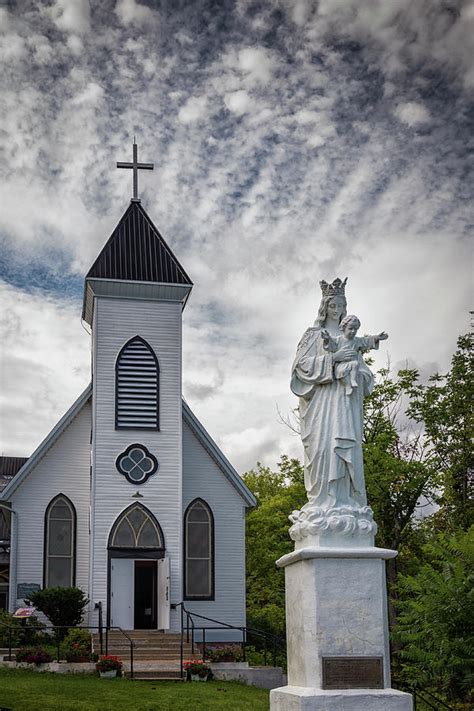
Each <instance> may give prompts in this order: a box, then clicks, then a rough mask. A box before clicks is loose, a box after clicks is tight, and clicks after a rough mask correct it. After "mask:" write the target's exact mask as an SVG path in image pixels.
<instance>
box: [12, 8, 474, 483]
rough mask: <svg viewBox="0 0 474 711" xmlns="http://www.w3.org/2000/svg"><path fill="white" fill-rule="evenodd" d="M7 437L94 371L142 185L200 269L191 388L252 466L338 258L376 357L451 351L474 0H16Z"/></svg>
mask: <svg viewBox="0 0 474 711" xmlns="http://www.w3.org/2000/svg"><path fill="white" fill-rule="evenodd" d="M0 32H1V34H0V64H1V72H0V83H1V85H2V89H1V96H2V101H1V104H0V115H1V120H0V132H1V134H0V136H1V140H0V180H1V187H0V196H1V198H0V201H1V207H0V250H1V251H0V299H1V312H0V320H1V329H2V331H1V333H2V336H1V349H0V350H1V377H2V382H1V388H0V390H1V392H0V400H1V407H2V421H1V427H2V433H1V434H2V440H1V444H0V449H1V452H2V453H3V454H6V455H17V456H21V455H25V456H26V455H29V454H30V453H31V452H32V451H33V449H34V448H35V447H36V446H37V444H38V443H39V442H40V441H41V439H42V438H43V437H44V436H45V435H46V434H47V432H48V431H49V430H50V428H51V427H52V426H53V425H54V424H55V423H56V421H57V420H58V418H59V417H60V416H61V415H62V414H63V413H64V411H65V410H66V409H67V408H68V407H69V406H70V405H71V403H72V402H73V401H74V400H75V398H76V397H77V396H78V395H79V393H80V392H81V391H82V389H83V388H84V387H85V386H86V385H87V383H88V381H89V378H90V338H89V335H88V334H87V332H86V331H85V329H84V328H83V327H82V325H81V321H80V312H81V298H82V288H83V278H84V274H85V273H86V271H87V270H88V268H89V266H90V265H91V263H92V262H93V260H94V259H95V257H96V255H97V253H98V252H99V250H100V249H101V247H102V245H103V243H104V242H105V241H106V239H107V238H108V236H109V235H110V233H111V231H112V230H113V228H114V226H115V224H116V223H117V222H118V220H119V219H120V217H121V215H122V213H123V212H124V211H125V209H126V208H127V206H128V202H129V199H130V197H131V174H130V173H131V172H130V171H123V170H116V169H115V163H116V161H117V160H119V161H124V160H125V161H126V160H130V159H131V144H132V142H133V136H134V134H135V135H136V136H137V142H138V144H139V151H140V154H139V157H140V159H141V160H143V161H149V162H154V164H155V170H154V171H153V172H148V171H147V172H142V174H141V176H140V195H141V197H142V202H143V205H144V207H145V209H146V210H147V212H148V213H149V215H150V217H151V218H152V219H153V220H154V222H155V224H156V225H157V226H158V228H159V229H160V231H161V233H162V235H163V236H164V238H165V239H166V241H167V242H168V244H169V245H170V246H171V248H172V249H173V251H174V252H175V253H176V255H177V256H178V258H179V260H180V262H181V263H182V265H183V266H184V268H185V269H186V271H187V272H188V274H189V275H190V277H191V278H192V280H193V281H194V284H195V287H194V289H193V293H192V296H191V299H190V301H189V303H188V306H187V307H186V310H185V312H184V383H183V387H184V394H185V396H186V398H187V400H188V402H189V404H190V406H191V407H192V408H193V409H194V411H195V412H196V414H197V415H198V417H199V418H200V419H201V420H202V422H203V423H204V424H205V425H206V426H207V428H208V429H209V431H210V433H211V434H212V436H213V437H214V438H215V439H216V440H217V442H218V443H219V444H220V445H221V446H222V448H223V449H224V452H225V453H226V454H227V455H228V456H229V458H230V459H231V461H232V462H233V463H234V465H235V466H236V467H237V468H238V469H239V471H245V469H247V468H250V467H251V466H253V465H254V464H255V463H256V461H257V460H261V461H263V462H264V463H268V464H271V465H272V464H274V462H275V461H276V460H277V458H278V456H279V454H280V453H281V452H288V453H289V454H291V455H299V454H300V443H299V441H298V438H297V437H295V436H294V435H292V434H291V432H290V431H289V430H288V429H287V428H286V427H285V426H284V425H282V424H281V422H280V421H279V418H278V410H280V411H281V412H282V413H284V414H286V413H288V412H289V411H290V409H291V408H292V407H294V406H295V405H296V399H295V398H294V397H293V396H292V395H291V393H290V392H289V387H288V380H289V369H290V366H291V361H292V358H293V355H294V351H295V348H296V344H297V342H298V340H299V338H300V336H301V334H302V333H303V331H304V330H305V328H306V327H307V326H309V325H312V323H313V321H314V317H315V313H316V309H317V305H318V303H319V294H320V292H319V285H318V282H319V280H320V279H326V280H332V279H333V278H334V277H336V276H340V277H344V276H348V277H349V281H348V286H347V295H348V301H349V310H350V312H352V313H356V314H357V315H359V317H360V318H361V321H362V329H361V331H362V332H364V331H365V332H368V333H372V332H378V331H380V330H382V329H383V330H387V331H388V332H389V334H390V339H389V340H388V341H387V342H385V343H384V344H382V347H381V351H380V354H378V355H377V365H378V366H381V365H383V364H384V363H385V362H386V359H387V357H389V358H390V361H391V363H392V365H393V366H394V368H396V367H397V366H399V365H403V364H405V363H406V362H408V363H409V364H410V365H416V366H417V367H419V368H420V370H421V372H422V373H423V374H424V375H427V374H429V373H431V372H434V371H437V370H439V371H441V372H443V371H445V370H446V369H447V368H448V367H449V362H450V358H451V355H452V352H453V350H454V348H455V344H456V338H457V336H458V335H459V334H460V333H463V332H465V331H466V330H467V328H468V311H469V307H470V303H469V298H470V294H469V292H470V279H469V267H470V261H471V257H472V254H471V249H470V246H469V237H470V236H471V237H472V216H473V215H472V204H473V203H472V198H473V195H472V193H473V181H472V172H470V171H471V169H472V163H471V162H470V161H471V160H472V154H473V151H472V148H473V145H472V135H473V134H472V128H473V126H472V121H473V105H472V103H470V102H472V96H473V89H474V66H473V59H474V44H473V42H474V39H473V38H474V3H473V2H472V1H471V2H469V1H467V0H466V1H465V2H462V1H461V0H390V2H388V1H386V0H380V2H377V1H376V0H320V1H319V2H317V1H312V0H272V1H270V0H266V1H260V2H254V1H253V0H234V2H230V1H227V0H214V1H212V0H189V1H186V0H182V1H181V2H176V1H175V0H168V1H165V0H163V1H162V2H160V1H159V0H154V1H152V0H141V2H137V0H117V2H115V1H114V0H97V1H96V0H91V1H90V2H89V1H88V0H74V2H73V1H72V0H49V1H48V2H39V1H36V2H33V1H28V0H21V1H20V2H13V0H12V1H11V2H8V1H7V2H4V3H3V4H2V9H0Z"/></svg>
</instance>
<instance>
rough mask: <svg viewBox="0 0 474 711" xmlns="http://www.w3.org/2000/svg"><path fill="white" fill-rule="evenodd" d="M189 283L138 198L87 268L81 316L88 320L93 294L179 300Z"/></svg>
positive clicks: (190, 287) (91, 311) (188, 287)
mask: <svg viewBox="0 0 474 711" xmlns="http://www.w3.org/2000/svg"><path fill="white" fill-rule="evenodd" d="M192 286H193V283H192V281H191V279H190V278H189V276H188V275H187V274H186V272H185V271H184V269H183V267H182V266H181V264H180V263H179V262H178V260H177V258H176V257H175V255H174V254H173V252H172V251H171V249H170V248H169V247H168V245H167V244H166V242H165V240H164V239H163V237H162V236H161V235H160V233H159V232H158V229H157V228H156V227H155V225H154V224H153V222H152V221H151V219H150V217H149V216H148V215H147V213H146V212H145V210H144V208H143V207H142V205H141V203H140V201H138V200H132V201H131V203H130V205H129V207H128V208H127V210H126V211H125V213H124V215H123V217H122V219H121V220H120V222H119V223H118V225H117V227H116V228H115V229H114V231H113V232H112V234H111V235H110V237H109V239H108V241H107V242H106V244H105V246H104V247H103V249H102V251H101V252H100V254H99V256H98V257H97V259H96V260H95V262H94V264H93V265H92V266H91V268H90V269H89V271H88V273H87V275H86V279H85V287H84V300H83V311H82V318H83V319H84V320H85V321H86V322H87V323H88V324H89V325H91V324H92V318H93V304H94V295H97V296H99V295H102V296H115V297H117V296H118V297H124V298H127V297H128V298H138V299H140V298H142V299H152V300H153V299H157V300H163V299H164V300H167V301H169V300H171V301H176V300H178V301H181V302H182V303H183V307H184V304H185V303H186V300H187V298H188V296H189V293H190V291H191V289H192Z"/></svg>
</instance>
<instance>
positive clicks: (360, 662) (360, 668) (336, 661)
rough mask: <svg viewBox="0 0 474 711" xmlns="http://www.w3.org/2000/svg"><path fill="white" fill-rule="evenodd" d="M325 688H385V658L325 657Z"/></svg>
mask: <svg viewBox="0 0 474 711" xmlns="http://www.w3.org/2000/svg"><path fill="white" fill-rule="evenodd" d="M323 689H383V658H382V657H323Z"/></svg>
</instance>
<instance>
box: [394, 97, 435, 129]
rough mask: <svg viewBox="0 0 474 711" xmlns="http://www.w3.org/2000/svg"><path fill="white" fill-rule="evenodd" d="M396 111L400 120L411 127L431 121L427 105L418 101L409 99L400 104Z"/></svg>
mask: <svg viewBox="0 0 474 711" xmlns="http://www.w3.org/2000/svg"><path fill="white" fill-rule="evenodd" d="M394 113H395V116H396V117H397V118H398V119H399V120H400V121H402V122H403V123H406V124H407V126H410V128H414V127H416V126H421V125H422V124H425V123H428V121H430V114H429V111H428V110H427V109H426V107H425V106H423V105H422V104H420V103H417V102H416V101H407V102H405V103H401V104H398V106H397V107H396V108H395V111H394Z"/></svg>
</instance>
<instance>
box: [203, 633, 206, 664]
mask: <svg viewBox="0 0 474 711" xmlns="http://www.w3.org/2000/svg"><path fill="white" fill-rule="evenodd" d="M202 658H203V659H206V628H205V627H203V628H202Z"/></svg>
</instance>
